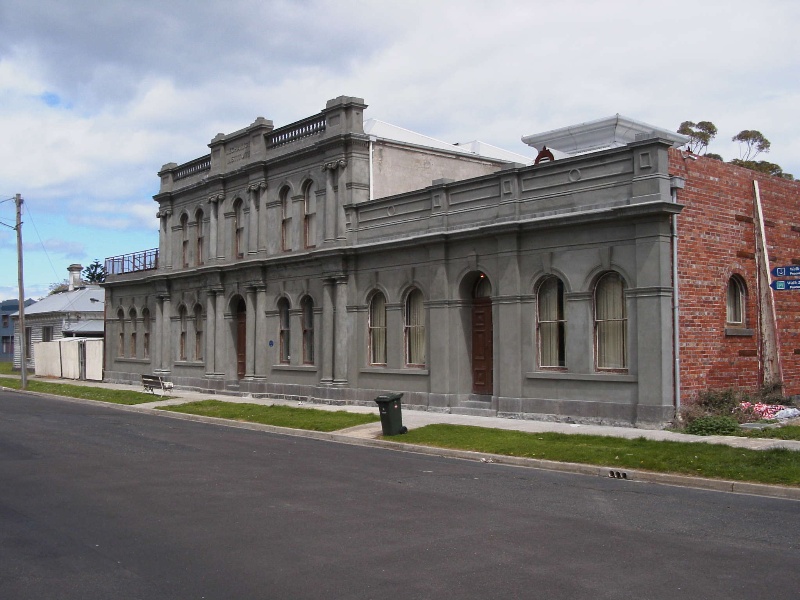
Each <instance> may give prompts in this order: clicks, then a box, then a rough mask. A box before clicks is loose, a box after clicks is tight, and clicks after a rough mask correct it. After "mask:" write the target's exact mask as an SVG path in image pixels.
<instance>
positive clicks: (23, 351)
mask: <svg viewBox="0 0 800 600" xmlns="http://www.w3.org/2000/svg"><path fill="white" fill-rule="evenodd" d="M14 203H15V204H16V205H17V226H16V227H15V229H16V230H17V279H18V286H19V341H20V344H19V357H20V363H19V364H20V373H21V375H22V380H21V384H20V387H21V388H22V389H23V390H24V389H25V388H27V387H28V357H27V353H28V352H27V351H28V348H27V341H28V336H26V335H25V288H24V287H23V277H22V196H20V195H19V194H17V195H16V196H14Z"/></svg>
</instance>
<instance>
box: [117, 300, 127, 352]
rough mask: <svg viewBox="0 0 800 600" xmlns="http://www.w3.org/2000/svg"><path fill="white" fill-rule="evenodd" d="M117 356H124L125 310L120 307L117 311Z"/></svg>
mask: <svg viewBox="0 0 800 600" xmlns="http://www.w3.org/2000/svg"><path fill="white" fill-rule="evenodd" d="M117 330H118V332H117V333H118V335H119V338H118V341H117V356H119V357H120V358H124V357H125V311H124V310H122V309H121V308H120V309H119V310H118V311H117Z"/></svg>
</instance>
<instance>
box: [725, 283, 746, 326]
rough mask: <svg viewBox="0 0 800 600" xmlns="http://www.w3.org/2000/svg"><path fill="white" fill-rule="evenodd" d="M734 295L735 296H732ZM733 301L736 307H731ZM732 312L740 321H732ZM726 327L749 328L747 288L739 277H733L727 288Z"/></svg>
mask: <svg viewBox="0 0 800 600" xmlns="http://www.w3.org/2000/svg"><path fill="white" fill-rule="evenodd" d="M732 294H733V295H732ZM731 300H734V303H735V306H734V307H731ZM732 312H734V313H738V315H735V314H734V315H733V316H734V317H736V316H738V320H733V319H731V315H732ZM725 327H730V328H736V329H745V328H746V327H747V288H746V286H745V284H744V280H743V279H742V278H741V276H739V275H735V274H734V275H731V276H730V277H729V278H728V285H727V286H726V288H725Z"/></svg>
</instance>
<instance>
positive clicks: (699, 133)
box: [678, 121, 717, 154]
mask: <svg viewBox="0 0 800 600" xmlns="http://www.w3.org/2000/svg"><path fill="white" fill-rule="evenodd" d="M678 133H681V134H683V135H688V136H689V152H691V153H692V154H700V153H701V152H703V151H704V150H706V149H707V148H708V145H709V144H710V143H711V140H713V139H714V138H715V137H716V135H717V126H716V125H714V124H713V123H712V122H711V121H700V122H699V123H695V122H694V121H684V122H683V123H681V126H680V127H678Z"/></svg>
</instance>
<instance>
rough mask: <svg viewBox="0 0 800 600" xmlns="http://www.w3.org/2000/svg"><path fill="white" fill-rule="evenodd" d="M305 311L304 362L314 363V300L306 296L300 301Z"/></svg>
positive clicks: (303, 311)
mask: <svg viewBox="0 0 800 600" xmlns="http://www.w3.org/2000/svg"><path fill="white" fill-rule="evenodd" d="M300 308H301V312H302V313H303V315H302V318H303V364H306V365H313V364H314V301H313V300H312V299H311V296H306V297H305V298H303V301H302V302H301V303H300Z"/></svg>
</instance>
